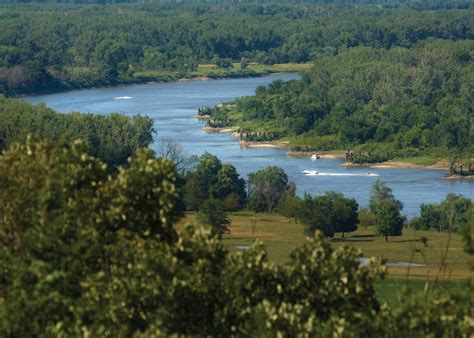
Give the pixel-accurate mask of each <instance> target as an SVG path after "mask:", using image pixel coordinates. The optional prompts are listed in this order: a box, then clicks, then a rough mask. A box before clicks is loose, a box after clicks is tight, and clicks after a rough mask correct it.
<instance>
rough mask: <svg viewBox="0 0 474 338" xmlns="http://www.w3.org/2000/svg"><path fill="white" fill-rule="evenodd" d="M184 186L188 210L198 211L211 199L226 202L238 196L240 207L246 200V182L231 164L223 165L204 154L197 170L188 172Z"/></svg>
mask: <svg viewBox="0 0 474 338" xmlns="http://www.w3.org/2000/svg"><path fill="white" fill-rule="evenodd" d="M185 179H186V184H185V186H184V202H185V204H186V208H187V209H188V210H197V209H199V206H200V205H201V203H202V202H203V201H205V200H207V199H209V198H213V199H218V200H221V201H224V200H225V199H226V198H227V197H228V196H230V195H231V194H232V196H234V197H235V196H236V197H237V199H238V206H236V205H235V204H234V206H233V207H235V208H239V207H242V206H243V205H244V203H245V200H246V193H245V181H244V179H242V178H240V176H239V174H238V172H237V170H236V169H235V167H234V166H233V165H231V164H222V163H221V161H220V160H219V159H218V158H217V157H216V156H214V155H211V154H209V153H204V154H203V155H201V156H200V157H199V158H198V160H197V165H196V170H195V171H191V172H188V173H187V175H186V178H185Z"/></svg>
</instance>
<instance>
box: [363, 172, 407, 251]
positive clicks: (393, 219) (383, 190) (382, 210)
mask: <svg viewBox="0 0 474 338" xmlns="http://www.w3.org/2000/svg"><path fill="white" fill-rule="evenodd" d="M369 206H370V211H371V212H372V213H373V214H374V215H375V222H376V226H375V229H376V231H377V233H378V234H380V235H382V236H384V237H385V241H386V242H388V236H401V234H402V229H403V223H404V222H405V217H404V216H402V215H401V213H400V212H401V210H402V208H403V204H402V203H401V202H400V201H399V200H397V199H396V198H395V197H394V196H393V194H392V189H390V188H389V187H388V186H387V185H386V184H385V183H383V182H382V181H380V180H377V182H375V183H374V185H373V186H372V192H371V195H370V201H369Z"/></svg>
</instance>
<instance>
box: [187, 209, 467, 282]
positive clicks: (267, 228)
mask: <svg viewBox="0 0 474 338" xmlns="http://www.w3.org/2000/svg"><path fill="white" fill-rule="evenodd" d="M229 216H230V219H231V225H230V229H231V233H230V234H228V235H224V236H223V239H222V240H223V243H224V245H225V247H226V248H228V249H229V250H239V249H238V248H239V247H241V246H245V245H251V244H252V243H253V242H254V240H256V239H259V240H261V241H262V242H263V243H264V245H265V247H266V249H267V252H268V255H269V259H270V260H271V261H273V262H276V263H282V262H285V261H287V260H288V258H289V254H290V252H291V251H292V250H293V249H294V248H296V247H298V246H299V245H301V244H302V243H303V241H304V239H305V237H306V236H305V235H304V226H303V225H302V224H301V223H299V222H298V223H295V221H294V220H293V219H289V218H286V217H283V216H280V215H278V214H262V213H252V212H237V213H233V214H230V215H229ZM252 222H255V223H256V227H255V232H254V234H252ZM187 223H197V222H196V214H195V213H186V215H185V217H183V218H182V219H181V220H180V222H179V223H178V227H182V226H183V225H184V224H187ZM422 236H425V237H427V238H428V243H427V246H425V245H423V243H421V241H420V238H421V237H422ZM331 242H332V243H333V245H336V246H338V245H352V246H354V247H356V248H360V249H362V251H363V254H364V256H365V257H371V256H378V257H384V258H386V259H387V261H388V262H413V263H418V264H424V265H426V267H411V268H406V267H388V271H389V276H391V277H397V278H406V276H407V274H408V275H409V277H410V278H415V279H428V280H435V279H437V278H438V279H444V280H453V279H457V280H462V279H464V280H465V279H469V278H471V276H472V272H471V270H470V266H472V264H473V263H474V262H473V258H472V257H471V256H470V255H468V254H467V253H465V252H464V250H463V243H462V240H461V236H459V235H458V234H451V236H449V235H448V234H447V233H439V232H435V231H414V230H409V229H404V230H403V235H402V236H398V237H389V241H388V242H385V239H384V238H383V237H380V236H376V235H375V233H374V229H371V228H368V229H365V228H363V227H362V228H361V227H359V229H358V230H357V231H355V232H352V233H346V234H345V238H341V234H336V236H335V237H334V238H333V239H331ZM448 242H449V245H448ZM447 248H448V249H447ZM445 256H446V258H445V260H444V264H442V263H443V259H444V257H445Z"/></svg>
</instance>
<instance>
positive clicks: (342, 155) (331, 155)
mask: <svg viewBox="0 0 474 338" xmlns="http://www.w3.org/2000/svg"><path fill="white" fill-rule="evenodd" d="M236 128H238V127H229V128H210V127H204V128H203V129H204V131H206V132H210V133H212V132H217V133H233V134H234V136H238V135H237V134H236V133H235V132H234V131H235V129H236ZM240 146H241V147H248V148H288V146H289V141H269V142H249V141H240ZM286 154H287V155H289V156H293V157H308V158H310V157H311V156H312V155H316V154H317V155H318V156H319V157H320V158H322V159H324V158H326V159H342V160H345V159H346V152H345V151H343V150H334V151H291V150H290V151H288V152H287V153H286ZM341 166H345V167H353V168H374V169H396V168H397V169H430V170H448V169H449V163H448V162H438V163H435V164H432V165H419V164H413V163H410V162H403V161H386V162H380V163H372V164H355V163H350V162H345V163H342V164H341ZM445 179H451V180H457V179H466V180H472V179H474V176H450V177H445Z"/></svg>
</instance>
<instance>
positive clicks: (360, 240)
mask: <svg viewBox="0 0 474 338" xmlns="http://www.w3.org/2000/svg"><path fill="white" fill-rule="evenodd" d="M374 241H375V239H353V238H351V237H347V238H332V239H331V242H335V243H339V242H346V243H357V242H365V243H368V242H374Z"/></svg>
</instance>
